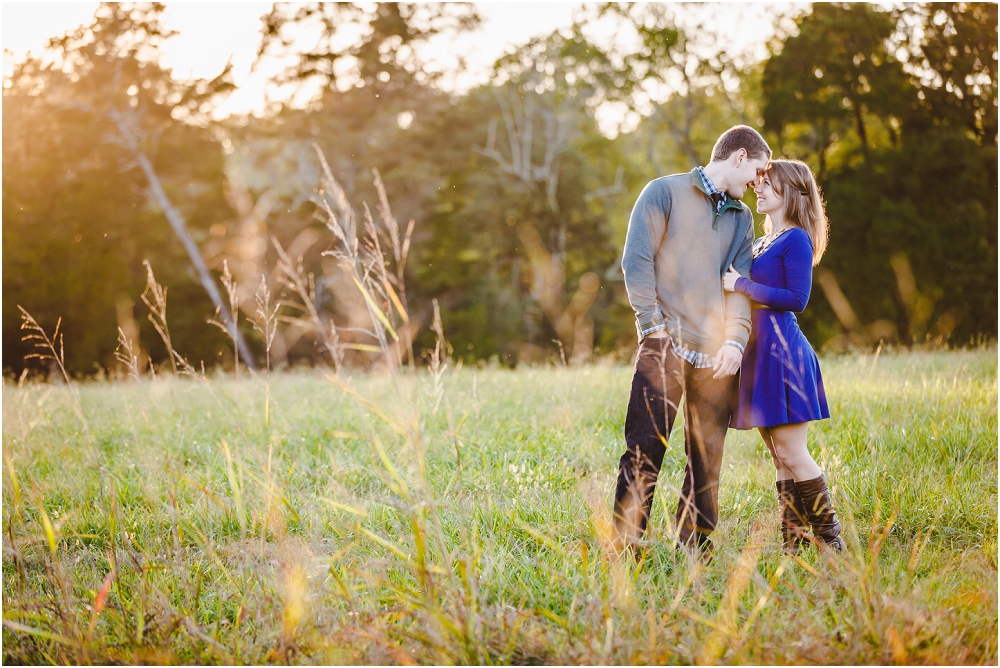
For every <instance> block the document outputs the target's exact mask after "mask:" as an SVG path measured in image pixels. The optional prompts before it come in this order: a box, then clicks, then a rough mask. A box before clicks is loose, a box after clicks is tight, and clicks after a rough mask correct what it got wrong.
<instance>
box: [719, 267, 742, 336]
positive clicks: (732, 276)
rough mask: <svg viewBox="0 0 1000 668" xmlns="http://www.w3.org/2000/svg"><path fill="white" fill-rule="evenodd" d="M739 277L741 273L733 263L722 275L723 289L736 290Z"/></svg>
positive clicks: (727, 290)
mask: <svg viewBox="0 0 1000 668" xmlns="http://www.w3.org/2000/svg"><path fill="white" fill-rule="evenodd" d="M739 277H740V273H739V272H738V271H736V270H735V269H733V265H729V271H727V272H726V273H725V274H724V275H723V276H722V287H723V289H724V290H725V291H726V292H736V279H737V278H739ZM730 347H732V346H730Z"/></svg>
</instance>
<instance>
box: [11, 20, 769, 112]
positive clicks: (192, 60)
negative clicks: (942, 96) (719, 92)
mask: <svg viewBox="0 0 1000 668" xmlns="http://www.w3.org/2000/svg"><path fill="white" fill-rule="evenodd" d="M97 4H98V3H96V2H19V3H16V2H4V3H3V4H2V8H0V23H2V31H0V33H2V45H3V49H4V62H3V69H4V74H5V75H7V74H8V73H9V72H10V71H11V68H12V66H13V63H14V62H17V61H20V60H22V59H23V58H24V57H25V56H26V54H27V53H28V52H31V53H33V54H35V55H38V54H40V53H42V52H43V50H44V47H45V44H46V42H47V41H48V39H49V38H51V37H55V36H58V35H61V34H63V33H64V32H66V31H68V30H71V29H73V28H75V27H77V26H79V25H80V24H82V23H88V22H89V21H90V19H91V18H92V17H93V14H94V10H95V8H96V7H97ZM475 4H476V6H477V9H478V11H479V14H480V16H481V17H482V18H483V24H482V26H481V27H480V28H479V29H478V30H476V31H475V32H474V33H472V34H467V35H462V36H460V37H459V38H457V39H447V40H438V41H437V42H433V41H432V42H431V43H430V44H428V45H427V47H426V49H425V51H424V53H422V55H423V56H424V58H425V59H430V60H432V61H435V62H436V63H438V65H439V66H440V67H441V68H442V69H445V70H448V71H450V75H449V76H448V77H446V78H445V81H444V82H443V87H446V88H450V89H452V90H457V91H462V90H465V89H468V88H469V87H471V86H474V85H476V84H479V83H484V82H485V81H486V77H487V76H488V72H489V69H490V67H491V65H492V64H493V62H494V61H495V60H496V59H497V58H498V57H499V56H501V55H503V53H504V52H505V51H506V50H507V49H510V48H512V47H514V46H516V45H518V44H521V43H523V42H525V41H527V40H528V39H530V38H532V37H536V36H543V35H547V34H549V33H551V32H552V31H553V30H555V29H557V28H560V27H564V26H568V25H570V24H571V23H572V20H573V16H574V13H575V12H576V11H578V9H579V7H580V3H578V2H530V3H529V2H482V3H475ZM270 7H271V3H270V2H167V3H166V13H167V27H169V28H172V29H174V30H176V31H177V32H178V34H177V35H176V36H175V37H172V38H171V39H170V40H168V41H167V42H166V43H165V44H164V46H163V50H162V54H163V56H162V64H163V65H164V66H166V67H168V68H170V69H172V70H173V71H174V74H175V76H177V77H179V78H211V77H214V76H216V75H217V74H219V73H220V72H221V71H222V69H223V67H225V65H226V62H227V61H228V60H229V59H232V62H233V78H234V80H235V82H236V84H237V90H236V91H235V92H233V93H232V94H231V95H230V96H229V97H228V98H227V99H226V101H225V102H224V103H223V104H221V105H220V106H219V108H218V109H217V110H216V112H215V113H216V115H217V116H218V117H224V116H228V115H231V114H246V113H256V114H260V113H261V112H262V111H263V110H264V108H265V106H266V104H267V101H268V99H271V100H280V101H285V100H287V99H288V98H289V96H290V95H291V93H290V92H289V91H288V90H287V89H286V90H277V89H275V88H274V87H273V86H269V85H268V77H269V76H271V75H273V74H276V73H277V72H278V71H279V70H280V68H281V65H280V64H279V63H277V62H263V63H261V64H260V65H259V66H258V67H257V69H256V70H255V71H251V70H252V67H253V64H254V61H255V59H256V57H257V49H258V47H259V46H260V26H261V20H260V19H261V16H263V15H264V14H266V13H268V11H269V10H270ZM776 7H785V8H787V7H788V5H781V6H776V5H769V4H763V3H756V4H750V3H732V4H721V3H720V4H715V5H712V6H711V7H710V8H709V10H708V11H715V10H717V9H719V8H724V11H725V12H726V14H727V21H726V23H727V24H731V22H732V21H733V18H734V14H735V15H738V17H739V18H740V25H741V26H742V27H743V29H742V30H741V31H739V33H738V35H737V38H736V39H735V40H734V43H733V44H732V45H731V46H730V48H731V49H734V50H744V51H745V50H749V51H755V52H757V54H758V56H759V57H763V55H764V53H762V52H761V51H762V49H763V48H764V44H765V43H766V41H767V39H769V38H770V37H771V35H772V34H773V32H774V26H773V24H772V21H771V17H772V16H773V11H772V10H773V9H774V8H776ZM692 11H698V10H692ZM591 30H592V31H593V35H592V38H594V39H595V40H597V41H598V43H600V41H601V40H605V41H606V40H614V39H616V38H617V35H615V34H614V33H613V32H612V30H613V29H612V28H611V27H610V26H602V25H600V24H598V25H595V26H593V28H592V29H591ZM459 56H461V57H463V58H464V60H465V62H466V67H465V68H464V69H463V70H459V69H458V67H457V62H458V57H459ZM308 95H309V91H300V92H299V97H298V98H297V99H299V100H302V99H303V98H304V97H306V96H308ZM604 116H605V118H604V119H599V122H601V121H602V120H603V123H604V124H605V125H607V126H608V127H609V128H610V127H611V126H614V125H616V124H617V125H621V119H620V118H617V117H616V115H615V112H614V110H611V109H609V110H605V113H604ZM612 132H613V130H612Z"/></svg>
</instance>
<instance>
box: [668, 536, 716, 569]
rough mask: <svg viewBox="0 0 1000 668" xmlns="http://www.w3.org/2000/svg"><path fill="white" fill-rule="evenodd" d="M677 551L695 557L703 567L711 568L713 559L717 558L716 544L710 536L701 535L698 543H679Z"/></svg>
mask: <svg viewBox="0 0 1000 668" xmlns="http://www.w3.org/2000/svg"><path fill="white" fill-rule="evenodd" d="M677 551H678V552H681V551H683V552H686V553H687V554H689V555H691V556H693V557H697V559H698V561H700V562H701V564H702V566H710V565H711V564H712V559H713V558H714V557H715V544H714V543H712V539H711V538H709V537H708V536H702V535H701V534H699V535H698V540H697V542H694V541H690V542H687V543H682V542H680V541H678V543H677Z"/></svg>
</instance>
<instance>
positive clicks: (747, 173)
mask: <svg viewBox="0 0 1000 668" xmlns="http://www.w3.org/2000/svg"><path fill="white" fill-rule="evenodd" d="M730 159H731V160H732V161H733V164H732V170H733V171H732V178H731V179H730V183H731V184H733V185H731V186H730V187H729V190H727V191H726V192H727V194H728V195H729V196H730V197H732V198H734V199H743V196H744V195H746V192H747V190H748V189H749V188H753V187H754V186H755V185H757V183H759V182H760V179H761V178H762V177H763V176H764V170H766V169H767V163H768V162H769V161H768V159H767V158H751V157H749V156H748V155H747V153H746V151H745V150H743V149H740V150H739V151H737V152H736V153H734V154H733V155H732V156H730Z"/></svg>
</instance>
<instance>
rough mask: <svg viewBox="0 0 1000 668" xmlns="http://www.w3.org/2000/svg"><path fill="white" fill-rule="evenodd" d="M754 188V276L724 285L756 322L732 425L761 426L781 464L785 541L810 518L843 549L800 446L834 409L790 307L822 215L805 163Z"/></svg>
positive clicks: (822, 245)
mask: <svg viewBox="0 0 1000 668" xmlns="http://www.w3.org/2000/svg"><path fill="white" fill-rule="evenodd" d="M754 191H755V192H756V193H757V212H758V213H763V214H765V216H766V217H765V219H764V236H763V237H761V238H759V239H757V241H756V242H755V243H754V250H753V254H754V263H753V268H752V269H751V270H750V278H744V277H742V276H740V275H739V274H738V273H736V272H735V271H734V270H733V269H732V268H730V270H729V271H728V272H727V273H726V275H725V276H724V277H723V286H724V287H725V289H726V290H727V291H729V292H733V291H735V292H740V293H743V294H745V295H746V296H747V297H749V298H750V300H751V303H752V306H753V311H752V322H753V329H752V330H751V334H750V341H749V343H748V344H747V348H746V351H745V353H744V355H743V364H742V367H741V370H740V388H739V403H738V405H737V409H736V411H735V412H734V413H733V418H732V422H731V424H730V426H731V427H734V428H736V429H750V428H752V427H756V428H757V429H758V430H759V431H760V435H761V438H763V439H764V444H765V445H766V446H767V449H768V450H769V451H770V453H771V458H772V460H773V461H774V467H775V469H776V471H777V476H776V483H775V485H776V487H777V490H778V507H779V509H780V513H781V519H782V523H781V524H782V532H781V533H782V538H783V540H784V545H783V547H784V549H785V550H786V551H788V552H790V553H793V554H794V553H795V552H797V551H798V548H799V545H800V544H801V543H802V542H803V540H805V535H806V532H807V531H808V525H812V530H813V539H814V541H815V542H822V543H823V544H825V545H828V546H830V547H832V548H833V549H835V550H837V551H838V552H839V551H841V550H843V549H844V543H843V541H842V540H841V538H840V521H839V520H838V519H837V514H836V512H835V511H834V508H833V503H832V501H831V500H830V492H829V489H828V487H827V484H826V478H825V477H824V475H823V472H822V471H821V470H820V468H819V466H817V465H816V462H815V460H813V458H812V456H811V455H810V454H809V450H808V448H807V447H806V436H807V433H808V424H809V422H811V421H813V420H822V419H824V418H828V417H830V410H829V408H828V407H827V403H826V393H825V392H824V390H823V378H822V376H821V375H820V370H819V361H818V360H817V359H816V353H815V352H813V349H812V347H811V346H810V345H809V341H807V340H806V337H805V336H804V335H803V334H802V332H801V331H800V330H799V326H798V323H797V322H796V320H795V313H799V312H801V311H802V310H803V309H805V307H806V302H807V301H808V300H809V291H810V289H811V287H812V268H813V265H815V264H817V263H819V261H820V258H821V257H823V252H824V251H825V250H826V242H827V219H826V213H825V211H824V207H823V200H822V198H821V196H820V192H819V188H818V187H817V186H816V181H815V179H813V175H812V172H811V171H810V170H809V167H808V166H807V165H806V164H805V163H803V162H800V161H798V160H775V161H773V162H771V164H770V165H769V166H768V168H767V170H766V172H765V173H764V176H763V177H762V178H761V179H760V182H759V183H758V184H757V185H756V186H755V187H754Z"/></svg>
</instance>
